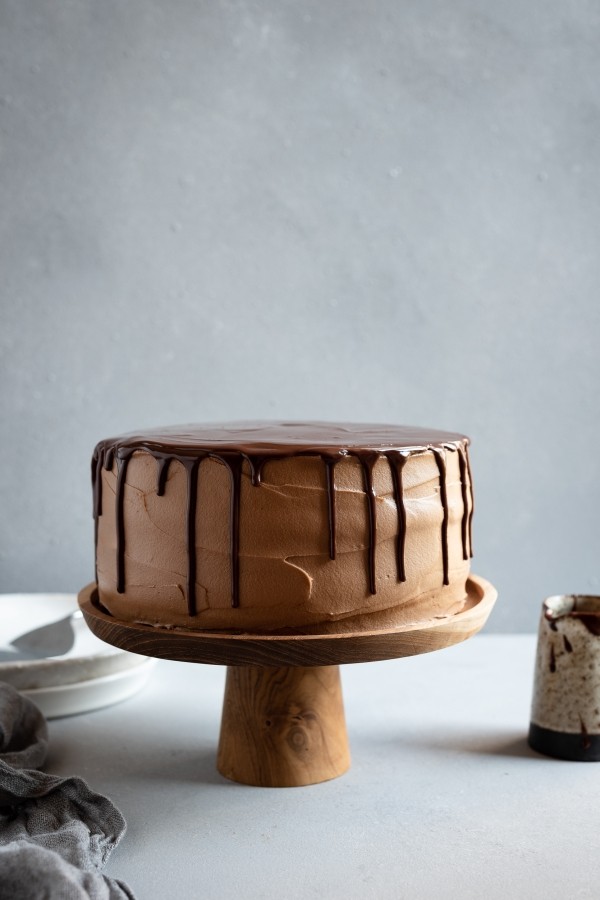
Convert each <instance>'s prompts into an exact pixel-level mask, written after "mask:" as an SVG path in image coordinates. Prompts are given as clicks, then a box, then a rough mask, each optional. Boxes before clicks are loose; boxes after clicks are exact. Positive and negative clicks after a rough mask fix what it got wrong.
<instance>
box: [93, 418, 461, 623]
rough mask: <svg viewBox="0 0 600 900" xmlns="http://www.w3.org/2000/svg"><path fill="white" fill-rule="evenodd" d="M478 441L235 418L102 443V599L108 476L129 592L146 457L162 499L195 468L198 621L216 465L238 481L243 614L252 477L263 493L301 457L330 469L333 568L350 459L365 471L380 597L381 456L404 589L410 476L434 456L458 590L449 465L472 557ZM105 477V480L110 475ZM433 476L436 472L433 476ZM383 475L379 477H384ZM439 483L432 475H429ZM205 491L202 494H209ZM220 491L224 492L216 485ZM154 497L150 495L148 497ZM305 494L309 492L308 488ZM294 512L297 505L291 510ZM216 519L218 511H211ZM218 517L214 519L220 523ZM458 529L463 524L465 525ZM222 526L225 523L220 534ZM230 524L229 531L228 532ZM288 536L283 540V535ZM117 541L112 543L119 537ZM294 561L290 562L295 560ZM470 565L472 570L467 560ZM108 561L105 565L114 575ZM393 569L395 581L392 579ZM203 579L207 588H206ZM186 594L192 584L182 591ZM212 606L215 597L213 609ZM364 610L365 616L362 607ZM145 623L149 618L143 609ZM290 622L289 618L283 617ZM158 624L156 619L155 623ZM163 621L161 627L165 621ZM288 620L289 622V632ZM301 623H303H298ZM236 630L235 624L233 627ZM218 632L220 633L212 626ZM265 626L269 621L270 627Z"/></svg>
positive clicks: (371, 569)
mask: <svg viewBox="0 0 600 900" xmlns="http://www.w3.org/2000/svg"><path fill="white" fill-rule="evenodd" d="M468 444H469V439H468V438H467V437H466V436H464V435H461V434H455V433H451V432H445V431H438V430H434V429H426V428H417V427H412V426H404V425H371V424H342V423H339V424H338V423H329V422H311V423H305V422H289V423H276V422H235V423H230V424H214V425H213V424H210V425H185V426H173V427H166V428H157V429H151V430H147V431H144V432H141V433H139V434H138V433H131V434H126V435H122V436H120V437H116V438H109V439H106V440H103V441H100V443H98V445H97V446H96V448H95V450H94V454H93V458H92V483H93V492H94V521H95V544H96V565H97V580H98V581H99V587H100V599H101V601H102V602H104V595H105V594H111V593H112V595H113V596H114V594H115V591H114V590H113V591H112V592H111V590H110V587H108V588H106V589H105V590H103V588H105V584H104V583H103V582H106V581H107V580H110V579H107V578H106V577H104V578H103V577H100V578H99V579H98V540H99V537H98V536H99V527H100V521H101V519H102V518H103V514H104V513H105V507H106V502H107V499H108V498H107V496H106V491H107V478H108V477H109V475H108V473H111V474H112V475H114V488H113V487H111V485H110V483H108V489H109V490H111V491H112V490H113V489H114V500H113V498H112V497H111V498H110V499H111V503H112V502H114V522H113V526H112V527H113V528H114V573H113V576H112V577H113V581H114V587H115V588H116V594H117V595H122V594H127V593H128V580H129V575H128V570H127V569H128V540H129V534H128V532H129V529H130V528H131V527H132V526H131V525H130V524H128V520H127V516H126V513H125V496H126V489H127V490H131V489H132V488H133V487H134V486H133V485H132V484H130V482H129V481H128V470H129V465H130V462H131V461H132V460H133V459H137V458H138V457H140V456H144V457H146V458H148V457H151V458H152V459H153V460H154V465H155V484H154V488H153V491H152V493H153V494H154V496H155V497H158V498H163V500H162V502H164V503H168V501H169V486H170V481H171V474H172V468H173V464H174V463H178V464H179V465H180V466H181V467H182V468H183V470H184V471H185V477H186V499H185V509H183V508H182V507H183V505H180V506H181V509H180V511H181V513H182V514H183V515H184V517H185V528H184V535H185V546H186V557H187V572H186V584H185V592H184V593H185V605H186V609H187V616H188V617H192V618H193V617H196V616H197V615H198V612H199V610H198V604H197V585H198V579H201V578H202V573H201V572H199V571H198V546H197V528H198V522H199V521H202V510H203V501H202V497H201V498H200V502H199V497H198V493H199V489H200V492H202V484H203V469H204V466H205V465H207V464H208V461H213V462H214V461H216V462H217V463H218V464H220V465H221V466H224V467H225V469H226V470H227V472H228V476H229V500H228V506H229V510H228V515H227V519H228V521H227V531H228V550H229V553H228V555H229V572H230V575H229V579H230V589H229V606H230V608H232V609H234V610H238V609H240V608H243V607H244V593H243V590H242V591H241V590H240V585H241V583H242V584H243V577H242V578H240V562H241V563H242V567H243V565H244V552H243V551H242V552H240V523H241V520H242V518H243V514H244V510H243V508H242V494H243V493H244V492H243V491H242V482H243V480H244V479H246V480H247V481H248V482H249V484H251V485H252V487H253V489H257V490H258V489H260V487H261V484H262V483H263V478H264V473H265V468H266V467H267V465H268V464H270V463H275V462H283V461H286V460H288V461H289V460H292V459H299V458H313V459H315V458H316V459H317V461H318V462H319V464H320V465H321V467H322V480H323V484H324V491H325V495H326V516H325V520H324V522H323V524H324V526H325V527H324V528H323V538H322V554H323V556H326V557H327V558H328V559H329V560H330V561H331V564H332V565H335V561H336V558H337V556H338V546H337V545H338V540H337V527H338V526H337V518H338V511H337V506H338V502H339V501H338V497H337V496H336V495H338V493H339V491H338V489H337V485H336V475H337V472H338V471H339V470H338V466H339V465H340V463H342V461H347V460H355V461H356V462H355V464H356V463H358V465H359V467H360V471H361V481H362V485H361V487H362V492H363V493H364V497H365V500H364V501H363V503H364V525H365V526H366V554H365V569H366V571H365V573H364V582H365V589H366V593H368V595H370V596H374V595H375V594H376V593H377V590H378V587H377V579H378V572H377V567H376V562H377V553H376V550H377V544H378V499H379V500H382V497H381V496H379V497H378V491H377V489H376V484H375V479H374V470H375V467H376V466H378V465H379V464H380V462H381V460H383V461H384V463H385V465H387V467H388V470H389V474H388V478H389V479H390V480H391V488H392V490H391V496H392V498H393V504H394V506H395V513H396V520H397V525H396V535H395V541H394V543H395V554H394V555H395V569H396V571H395V573H394V574H395V581H396V582H397V583H399V584H402V583H404V582H406V580H407V577H410V570H409V567H410V560H407V559H406V558H405V557H406V537H407V509H406V503H405V486H404V475H405V471H406V466H407V463H408V461H409V460H411V459H413V458H414V457H421V456H424V455H428V456H429V458H431V456H432V455H433V460H434V461H435V467H436V472H437V480H438V489H437V491H436V494H435V496H436V497H437V502H438V504H439V509H440V513H441V521H440V523H439V530H438V538H437V541H438V542H439V545H440V546H441V567H440V571H439V586H440V588H442V587H443V586H445V585H448V584H449V541H448V527H449V511H450V506H449V502H448V477H447V467H448V461H449V458H450V457H455V458H456V460H457V462H458V466H456V465H454V467H455V468H456V469H457V472H458V481H459V482H460V488H459V498H460V507H461V509H460V524H459V529H460V545H461V550H462V559H463V560H465V561H466V560H468V559H469V557H470V556H472V542H471V520H472V516H473V488H472V480H471V470H470V465H469V455H468ZM103 473H104V474H103ZM429 474H430V475H431V473H429ZM381 478H382V476H381V475H379V480H380V481H381ZM429 480H431V478H429ZM199 486H200V488H199ZM212 490H213V491H214V488H212ZM149 493H150V492H149V491H148V490H146V489H145V490H144V491H141V490H140V495H141V496H142V499H143V503H144V507H145V508H147V500H146V499H144V498H146V497H147V496H148V494H149ZM300 495H301V497H302V498H303V496H304V495H303V494H302V492H301V491H300ZM288 514H291V515H293V508H292V509H291V510H290V513H288ZM211 516H212V520H214V518H215V513H214V510H213V511H212V512H211ZM212 520H211V521H212ZM457 525H458V523H457ZM216 527H217V526H216V525H215V528H216ZM218 527H221V526H218ZM284 538H285V536H283V539H284ZM109 543H110V540H109ZM284 558H285V561H286V562H289V559H288V558H287V557H285V555H284ZM467 566H468V564H467ZM106 568H107V567H106V563H105V562H104V569H106ZM389 577H390V576H389V573H386V578H389ZM200 583H201V582H200ZM179 590H180V591H181V592H183V589H182V587H180V588H179ZM207 605H208V606H210V603H209V601H207V600H206V599H205V601H204V604H203V608H206V606H207ZM361 612H364V610H361ZM135 617H136V618H137V619H139V618H140V615H139V611H138V612H137V613H136V615H135ZM279 618H281V616H279ZM149 619H151V620H152V621H155V619H156V616H154V618H152V616H150V617H149ZM155 624H160V623H159V622H158V621H155ZM281 624H282V623H281V621H279V626H280V627H281ZM292 624H296V625H297V624H298V622H297V621H294V622H292ZM229 626H231V620H230V619H229V620H227V623H226V625H225V626H224V627H229ZM210 627H215V622H214V620H211V624H210ZM263 627H264V625H263Z"/></svg>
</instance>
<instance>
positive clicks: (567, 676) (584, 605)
mask: <svg viewBox="0 0 600 900" xmlns="http://www.w3.org/2000/svg"><path fill="white" fill-rule="evenodd" d="M529 745H530V746H531V747H532V748H533V749H534V750H537V751H538V752H539V753H544V754H545V755H546V756H554V757H557V758H559V759H573V760H582V761H599V760H600V597H592V596H578V595H567V594H562V595H560V596H556V597H549V598H548V599H547V600H545V601H544V605H543V607H542V618H541V621H540V629H539V635H538V645H537V657H536V665H535V678H534V685H533V703H532V708H531V725H530V729H529Z"/></svg>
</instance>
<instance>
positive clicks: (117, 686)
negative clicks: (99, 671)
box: [22, 659, 156, 719]
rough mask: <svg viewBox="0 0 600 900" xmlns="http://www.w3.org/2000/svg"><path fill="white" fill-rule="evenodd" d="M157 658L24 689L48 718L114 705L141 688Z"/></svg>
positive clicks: (24, 692) (27, 695) (26, 694)
mask: <svg viewBox="0 0 600 900" xmlns="http://www.w3.org/2000/svg"><path fill="white" fill-rule="evenodd" d="M155 663H156V660H155V659H142V662H141V665H138V666H135V667H134V668H132V669H125V670H124V671H123V672H115V673H114V675H104V676H103V677H102V678H90V680H89V681H79V682H76V683H75V684H57V685H56V686H54V687H45V688H37V689H33V690H30V691H23V692H22V693H23V694H25V696H26V697H29V698H30V699H31V700H33V702H34V703H35V704H36V705H37V706H39V708H40V709H41V711H42V712H43V713H44V715H45V716H46V718H47V719H57V718H59V717H60V716H72V715H74V714H75V713H82V712H91V711H92V710H94V709H101V708H102V707H103V706H112V705H113V703H120V702H121V700H127V699H128V698H129V697H132V696H133V695H134V694H137V692H138V691H139V690H141V689H142V688H143V687H144V685H145V684H146V682H147V681H148V678H149V677H150V673H151V671H152V669H153V668H154V664H155Z"/></svg>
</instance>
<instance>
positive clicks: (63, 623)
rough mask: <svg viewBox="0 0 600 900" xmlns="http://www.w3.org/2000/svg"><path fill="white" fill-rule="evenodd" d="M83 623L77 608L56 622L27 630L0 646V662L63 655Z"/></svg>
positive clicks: (81, 614)
mask: <svg viewBox="0 0 600 900" xmlns="http://www.w3.org/2000/svg"><path fill="white" fill-rule="evenodd" d="M83 625H84V622H83V613H82V612H81V610H79V609H77V610H75V611H74V612H72V613H69V615H68V616H64V617H63V618H62V619H58V620H57V621H56V622H50V623H49V624H48V625H41V626H40V627H39V628H34V629H33V630H32V631H27V632H25V634H21V635H19V637H17V638H15V639H14V640H13V641H11V642H10V644H8V645H6V646H4V647H0V662H2V661H8V660H17V659H45V658H46V657H52V656H64V654H65V653H68V652H69V650H70V649H71V647H72V646H73V644H74V643H75V637H76V635H77V632H78V631H79V629H80V628H81V627H82V626H83Z"/></svg>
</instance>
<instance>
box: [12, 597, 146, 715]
mask: <svg viewBox="0 0 600 900" xmlns="http://www.w3.org/2000/svg"><path fill="white" fill-rule="evenodd" d="M77 609H78V604H77V596H76V595H75V594H0V645H2V646H5V645H9V644H10V642H11V641H12V640H14V639H15V638H17V637H19V636H20V635H22V634H24V633H25V632H27V631H31V630H32V629H34V628H38V627H40V626H42V625H47V624H50V623H51V622H56V621H57V620H58V619H61V618H63V617H64V616H67V615H68V614H69V613H71V612H74V611H75V610H77ZM154 662H155V660H149V659H148V658H147V657H145V656H138V655H137V654H135V653H127V652H126V651H125V650H120V649H119V648H117V647H113V646H112V645H110V644H105V643H104V641H101V640H100V639H99V638H97V637H96V636H95V635H94V634H92V632H91V631H90V630H89V629H88V628H85V627H81V628H77V629H76V637H75V643H74V644H73V647H72V648H71V649H70V650H69V652H68V653H65V654H64V655H63V656H54V657H46V658H42V659H34V660H16V661H13V660H10V661H4V662H0V681H6V682H8V683H9V684H12V686H13V687H15V688H17V690H20V691H22V692H23V693H24V694H27V695H28V696H30V697H31V699H32V700H34V701H35V702H36V703H37V704H38V705H39V706H40V708H41V709H42V712H43V713H44V714H45V715H47V716H49V717H56V716H66V715H72V714H73V713H78V712H86V711H90V710H93V709H99V708H100V707H102V706H109V705H110V704H112V703H118V702H119V701H121V700H125V699H126V698H127V697H130V696H132V695H133V694H135V693H136V692H137V691H138V690H140V689H141V688H142V687H143V685H144V684H145V683H146V681H147V680H148V677H149V675H150V671H151V669H152V667H153V664H154Z"/></svg>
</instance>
